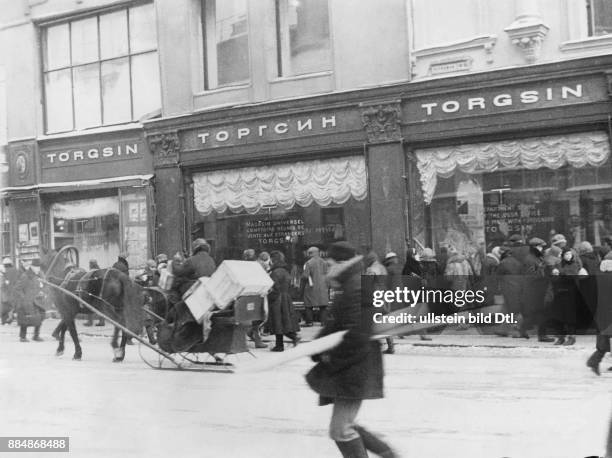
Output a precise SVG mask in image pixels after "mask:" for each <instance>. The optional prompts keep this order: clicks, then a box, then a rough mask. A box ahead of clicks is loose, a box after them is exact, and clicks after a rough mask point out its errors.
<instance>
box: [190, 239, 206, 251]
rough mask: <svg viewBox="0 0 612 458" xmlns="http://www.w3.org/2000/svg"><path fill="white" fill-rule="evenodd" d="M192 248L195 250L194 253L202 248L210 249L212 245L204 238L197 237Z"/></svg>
mask: <svg viewBox="0 0 612 458" xmlns="http://www.w3.org/2000/svg"><path fill="white" fill-rule="evenodd" d="M191 249H192V250H193V252H194V253H195V252H196V251H198V250H201V249H204V250H206V249H208V250H210V245H209V244H208V242H207V241H206V240H204V239H195V240H194V241H193V243H192V244H191Z"/></svg>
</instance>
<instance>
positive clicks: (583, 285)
mask: <svg viewBox="0 0 612 458" xmlns="http://www.w3.org/2000/svg"><path fill="white" fill-rule="evenodd" d="M576 252H577V253H578V256H579V258H580V261H581V263H582V268H583V269H584V270H585V273H586V276H580V277H579V280H578V288H579V290H580V295H581V296H582V299H583V301H584V305H585V306H586V308H587V309H588V313H589V315H590V316H589V318H591V317H593V316H594V315H595V311H596V309H597V275H598V274H599V265H600V264H601V259H600V257H599V255H598V254H597V253H595V250H593V246H592V245H591V244H590V243H589V242H586V241H585V242H580V243H579V244H578V246H577V247H576ZM589 321H590V320H589Z"/></svg>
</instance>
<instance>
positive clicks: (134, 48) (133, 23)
mask: <svg viewBox="0 0 612 458" xmlns="http://www.w3.org/2000/svg"><path fill="white" fill-rule="evenodd" d="M152 49H157V33H156V28H155V9H154V7H153V4H152V3H149V4H147V5H142V6H138V7H136V8H130V50H131V52H132V53H136V52H142V51H150V50H152Z"/></svg>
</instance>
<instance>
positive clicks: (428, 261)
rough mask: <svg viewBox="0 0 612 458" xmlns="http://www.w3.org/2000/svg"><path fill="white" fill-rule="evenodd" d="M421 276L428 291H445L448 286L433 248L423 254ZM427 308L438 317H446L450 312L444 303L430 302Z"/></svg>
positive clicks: (426, 249) (425, 250)
mask: <svg viewBox="0 0 612 458" xmlns="http://www.w3.org/2000/svg"><path fill="white" fill-rule="evenodd" d="M420 263H421V274H422V284H423V286H424V287H425V288H426V289H428V290H444V289H446V284H445V281H444V268H443V267H442V266H441V265H440V263H439V262H438V261H437V259H436V253H435V252H434V250H432V249H431V248H425V249H424V250H423V252H422V253H421V261H420ZM427 306H428V308H429V311H430V312H431V313H435V314H436V315H444V314H447V313H449V312H450V310H449V309H448V307H447V305H446V304H444V302H441V303H437V302H434V301H432V302H428V303H427Z"/></svg>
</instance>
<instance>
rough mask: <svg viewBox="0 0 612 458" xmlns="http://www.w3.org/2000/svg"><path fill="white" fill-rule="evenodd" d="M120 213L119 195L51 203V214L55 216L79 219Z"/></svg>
mask: <svg viewBox="0 0 612 458" xmlns="http://www.w3.org/2000/svg"><path fill="white" fill-rule="evenodd" d="M118 214H119V198H118V197H98V198H95V199H81V200H71V201H69V202H61V203H55V204H53V205H51V215H53V217H54V218H64V219H77V218H93V217H96V216H107V215H118Z"/></svg>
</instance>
